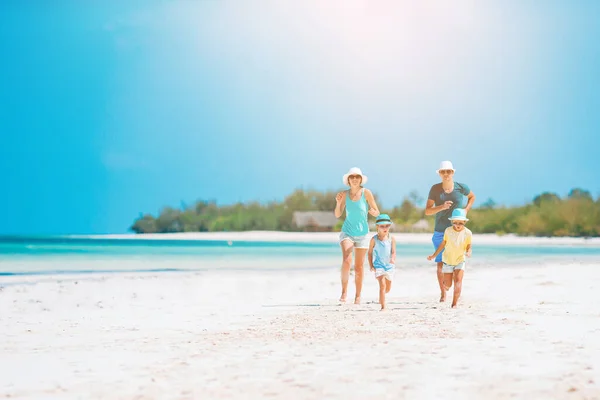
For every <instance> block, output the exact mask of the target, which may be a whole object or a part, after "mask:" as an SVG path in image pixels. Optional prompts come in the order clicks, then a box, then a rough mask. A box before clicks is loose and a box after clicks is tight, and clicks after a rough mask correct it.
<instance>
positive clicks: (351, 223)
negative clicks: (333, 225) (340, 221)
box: [342, 189, 369, 236]
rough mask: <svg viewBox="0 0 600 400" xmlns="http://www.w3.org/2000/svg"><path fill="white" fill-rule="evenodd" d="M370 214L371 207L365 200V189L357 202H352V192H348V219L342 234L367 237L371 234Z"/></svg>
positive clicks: (345, 221)
mask: <svg viewBox="0 0 600 400" xmlns="http://www.w3.org/2000/svg"><path fill="white" fill-rule="evenodd" d="M368 213H369V205H368V204H367V199H366V198H365V189H362V194H361V195H360V199H358V200H356V201H352V200H351V199H350V192H349V191H346V219H345V220H344V225H343V226H342V232H344V233H345V234H347V235H349V236H365V235H366V234H367V233H369V223H368V221H367V215H368Z"/></svg>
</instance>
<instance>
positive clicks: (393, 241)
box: [390, 236, 396, 264]
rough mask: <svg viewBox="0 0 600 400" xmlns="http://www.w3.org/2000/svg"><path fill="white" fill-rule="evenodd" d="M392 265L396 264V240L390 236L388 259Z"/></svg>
mask: <svg viewBox="0 0 600 400" xmlns="http://www.w3.org/2000/svg"><path fill="white" fill-rule="evenodd" d="M390 262H391V263H392V264H396V239H395V238H394V237H393V236H392V258H391V259H390Z"/></svg>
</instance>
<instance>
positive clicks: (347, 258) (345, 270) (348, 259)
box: [340, 240, 354, 302]
mask: <svg viewBox="0 0 600 400" xmlns="http://www.w3.org/2000/svg"><path fill="white" fill-rule="evenodd" d="M340 247H341V248H342V272H341V275H342V295H341V296H340V301H341V302H345V301H346V297H347V295H348V280H349V279H350V265H352V248H353V247H354V244H353V243H352V241H351V240H344V241H342V243H340Z"/></svg>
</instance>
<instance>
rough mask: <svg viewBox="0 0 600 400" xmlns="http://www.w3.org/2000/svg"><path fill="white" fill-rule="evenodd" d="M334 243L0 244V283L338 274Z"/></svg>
mask: <svg viewBox="0 0 600 400" xmlns="http://www.w3.org/2000/svg"><path fill="white" fill-rule="evenodd" d="M432 250H433V247H432V246H431V245H427V244H403V243H401V242H399V243H398V247H397V251H398V257H397V265H398V266H399V267H408V268H419V267H428V266H432V265H433V263H432V262H429V261H427V260H426V257H427V255H429V254H431V252H432ZM340 261H341V256H340V250H339V247H338V245H337V243H305V242H297V243H296V242H251V241H234V242H228V241H205V240H146V239H136V240H123V239H96V238H94V239H86V238H69V237H15V236H5V237H0V275H3V276H9V275H34V274H40V275H47V274H69V273H98V272H103V273H106V272H112V273H119V272H134V271H139V272H144V271H151V272H168V271H206V270H239V269H244V270H257V271H260V270H278V271H286V270H289V269H305V270H308V269H337V268H339V264H340ZM539 262H548V263H564V264H574V263H597V262H600V247H592V246H584V245H580V246H572V245H569V246H566V245H554V246H550V245H544V246H537V245H536V246H533V245H528V246H523V245H501V246H500V245H496V246H491V245H475V246H474V250H473V257H472V258H471V260H470V261H469V263H470V264H471V265H472V266H481V267H489V266H491V267H502V266H507V265H514V264H532V263H539Z"/></svg>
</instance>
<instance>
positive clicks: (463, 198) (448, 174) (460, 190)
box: [425, 161, 475, 302]
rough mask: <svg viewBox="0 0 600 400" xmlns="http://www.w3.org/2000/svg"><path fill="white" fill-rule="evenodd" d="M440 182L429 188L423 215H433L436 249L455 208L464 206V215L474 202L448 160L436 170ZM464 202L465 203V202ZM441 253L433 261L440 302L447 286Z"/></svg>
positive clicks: (432, 238) (471, 194)
mask: <svg viewBox="0 0 600 400" xmlns="http://www.w3.org/2000/svg"><path fill="white" fill-rule="evenodd" d="M436 172H437V173H438V175H439V176H440V178H441V179H442V182H441V183H436V184H435V185H433V186H432V187H431V189H430V190H429V196H428V198H427V205H426V206H425V215H435V228H434V232H433V236H432V237H431V241H432V242H433V248H434V249H437V248H438V247H439V246H440V243H442V240H443V239H444V231H445V230H446V228H448V227H450V226H452V224H451V222H450V220H449V218H450V217H451V216H452V211H454V210H455V209H456V208H464V210H465V215H466V213H468V212H469V210H470V209H471V207H473V203H474V202H475V194H474V193H473V192H472V191H471V189H469V187H468V186H467V185H465V184H464V183H458V182H455V181H454V166H452V162H450V161H442V162H441V163H440V168H439V169H438V170H437V171H436ZM465 203H466V204H465ZM442 253H443V250H442V252H441V253H438V254H437V257H436V258H435V261H436V263H437V278H438V284H439V286H440V291H441V296H440V302H443V301H446V291H447V288H446V286H445V285H444V273H443V272H442V266H443V264H444V263H443V262H442Z"/></svg>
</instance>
